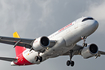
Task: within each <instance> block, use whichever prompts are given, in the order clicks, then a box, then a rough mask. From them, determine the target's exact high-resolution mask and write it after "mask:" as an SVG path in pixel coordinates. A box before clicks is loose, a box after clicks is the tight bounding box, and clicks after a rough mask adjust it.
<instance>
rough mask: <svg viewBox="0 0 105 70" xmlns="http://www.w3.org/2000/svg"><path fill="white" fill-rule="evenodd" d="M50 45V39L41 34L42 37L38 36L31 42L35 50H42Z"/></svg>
mask: <svg viewBox="0 0 105 70" xmlns="http://www.w3.org/2000/svg"><path fill="white" fill-rule="evenodd" d="M49 45H50V40H49V39H48V38H47V37H45V36H43V37H39V38H37V39H36V40H35V41H34V42H33V49H34V50H35V51H42V50H44V49H45V48H47V47H48V46H49Z"/></svg>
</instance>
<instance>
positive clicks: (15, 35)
mask: <svg viewBox="0 0 105 70" xmlns="http://www.w3.org/2000/svg"><path fill="white" fill-rule="evenodd" d="M13 37H14V38H20V36H19V35H18V33H17V32H14V33H13ZM24 50H26V48H25V47H21V46H16V47H15V52H16V56H18V55H19V54H20V53H22V52H23V51H24Z"/></svg>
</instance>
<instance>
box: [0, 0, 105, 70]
mask: <svg viewBox="0 0 105 70" xmlns="http://www.w3.org/2000/svg"><path fill="white" fill-rule="evenodd" d="M82 16H91V17H93V18H95V19H96V20H97V21H98V22H99V28H98V29H97V31H96V32H95V33H94V34H92V35H91V36H90V37H88V39H87V42H88V43H96V44H97V45H98V46H99V49H101V50H105V45H104V42H105V23H104V22H105V0H0V36H10V37H12V33H13V32H15V31H17V32H19V34H20V36H21V37H24V38H37V37H40V36H48V35H50V34H52V33H53V32H55V31H56V30H58V29H60V28H62V27H64V26H65V25H67V24H69V23H71V22H72V21H74V20H76V19H78V18H80V17H82ZM78 44H81V45H82V42H79V43H78ZM0 56H8V57H15V49H14V48H13V46H11V45H5V44H0ZM68 59H69V57H68V56H60V57H57V58H53V59H48V60H46V61H44V62H42V63H41V64H40V65H32V66H25V67H19V66H17V67H11V66H10V63H9V62H5V61H0V69H3V70H7V69H8V70H30V69H31V70H42V69H43V70H77V69H78V70H104V68H105V56H101V57H100V58H98V59H94V58H90V59H88V60H86V59H83V58H82V57H81V56H74V57H73V60H74V61H75V66H74V67H67V66H66V61H67V60H68Z"/></svg>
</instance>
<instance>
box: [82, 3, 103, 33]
mask: <svg viewBox="0 0 105 70" xmlns="http://www.w3.org/2000/svg"><path fill="white" fill-rule="evenodd" d="M104 13H105V1H102V2H101V3H98V2H94V3H92V4H90V6H89V7H88V9H87V10H86V11H84V12H82V15H84V16H91V17H93V18H95V19H96V20H97V21H98V22H99V25H100V27H99V30H98V32H99V33H103V28H104V26H105V23H104V22H105V15H104Z"/></svg>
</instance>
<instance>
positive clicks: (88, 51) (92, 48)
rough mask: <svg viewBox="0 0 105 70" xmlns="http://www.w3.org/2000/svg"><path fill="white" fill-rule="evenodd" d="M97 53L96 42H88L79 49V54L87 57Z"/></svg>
mask: <svg viewBox="0 0 105 70" xmlns="http://www.w3.org/2000/svg"><path fill="white" fill-rule="evenodd" d="M97 53H98V47H97V45H96V44H90V45H88V46H87V47H84V48H83V49H82V51H81V56H83V58H85V59H87V58H90V57H93V56H95V55H96V54H97Z"/></svg>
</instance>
